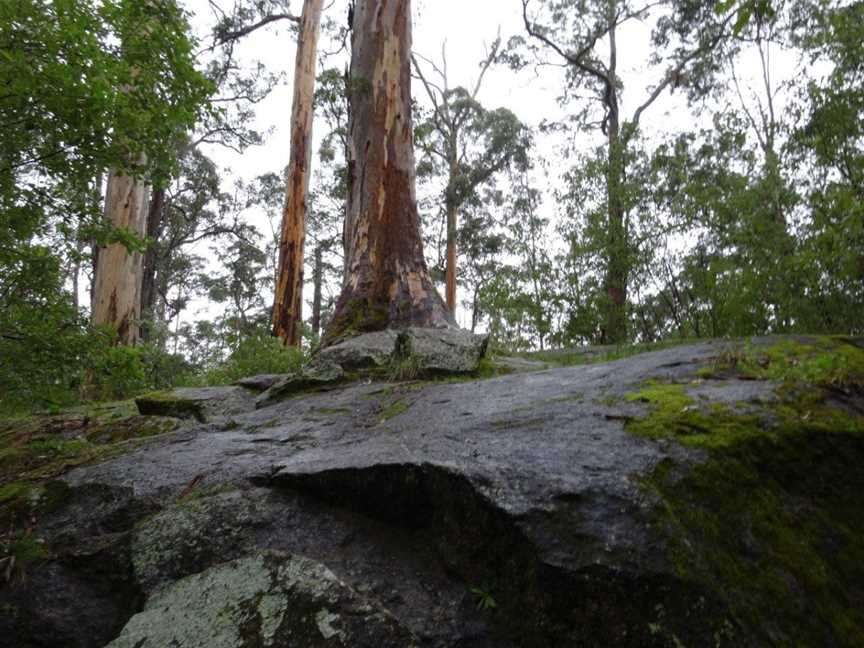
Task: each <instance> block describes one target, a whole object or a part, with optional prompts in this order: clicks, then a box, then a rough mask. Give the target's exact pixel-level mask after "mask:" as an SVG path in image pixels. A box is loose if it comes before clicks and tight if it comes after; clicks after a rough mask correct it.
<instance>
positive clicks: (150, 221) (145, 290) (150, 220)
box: [141, 188, 166, 342]
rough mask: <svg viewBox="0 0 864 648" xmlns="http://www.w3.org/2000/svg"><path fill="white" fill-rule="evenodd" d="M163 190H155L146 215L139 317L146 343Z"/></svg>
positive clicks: (151, 321) (152, 314) (151, 319)
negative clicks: (148, 242)
mask: <svg viewBox="0 0 864 648" xmlns="http://www.w3.org/2000/svg"><path fill="white" fill-rule="evenodd" d="M165 194H166V192H165V189H164V188H161V189H156V190H155V191H154V192H153V196H152V197H151V198H150V208H149V210H148V213H147V238H148V239H149V240H150V245H149V246H148V247H147V251H146V252H144V267H143V269H142V276H141V317H142V319H143V320H144V324H143V326H142V327H141V339H143V340H144V341H145V342H148V341H150V340H151V339H152V337H153V328H154V324H155V321H154V320H155V318H156V313H155V312H154V309H153V307H154V306H155V304H156V262H157V245H158V240H159V236H160V234H161V232H162V219H163V215H164V213H165Z"/></svg>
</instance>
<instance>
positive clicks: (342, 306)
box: [323, 0, 454, 346]
mask: <svg viewBox="0 0 864 648" xmlns="http://www.w3.org/2000/svg"><path fill="white" fill-rule="evenodd" d="M410 52H411V2H410V0H360V1H359V2H358V3H357V6H356V8H355V11H354V30H353V37H352V57H351V76H350V81H351V83H350V86H349V92H350V104H351V123H350V147H349V155H348V209H347V214H346V222H345V235H346V241H347V243H348V245H347V250H348V254H347V257H346V259H345V276H344V279H343V284H342V293H341V294H340V296H339V300H338V302H337V303H336V308H335V312H334V314H333V318H332V319H331V321H330V323H329V325H328V327H327V330H326V332H325V334H324V340H323V345H324V346H326V345H328V344H332V343H334V342H336V341H338V340H340V339H343V338H345V337H348V336H350V335H356V334H357V333H361V332H364V331H375V330H381V329H385V328H405V327H409V326H419V327H430V328H431V327H449V326H453V325H454V324H453V320H452V316H451V315H450V314H449V313H448V312H447V310H446V308H445V306H444V302H443V301H442V300H441V297H440V295H438V292H437V291H436V290H435V286H434V285H433V283H432V280H431V279H430V277H429V272H428V270H427V268H426V261H425V259H424V256H423V241H422V238H421V236H420V218H419V216H418V213H417V202H416V193H415V164H414V147H413V140H412V137H413V132H412V125H411V74H410V58H409V56H410Z"/></svg>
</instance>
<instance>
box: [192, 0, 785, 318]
mask: <svg viewBox="0 0 864 648" xmlns="http://www.w3.org/2000/svg"><path fill="white" fill-rule="evenodd" d="M219 1H220V4H224V7H225V8H226V9H228V8H230V3H231V2H232V0H219ZM183 2H184V4H185V5H186V7H187V8H188V10H189V11H190V12H192V13H193V14H194V15H195V18H194V19H193V27H194V29H195V30H196V31H197V32H198V34H199V36H200V37H202V38H206V35H207V33H208V30H209V29H210V28H211V27H212V24H213V14H212V11H211V10H210V7H209V4H208V0H183ZM325 6H326V7H327V8H326V10H325V12H326V13H325V15H329V16H333V17H334V19H335V20H337V21H340V22H341V21H345V20H346V18H347V1H346V0H333V2H332V3H331V4H329V5H325ZM291 9H292V11H293V12H294V13H297V14H299V13H300V11H301V9H302V0H294V1H293V2H292V6H291ZM499 29H500V31H501V35H502V37H503V39H504V41H505V42H506V40H507V39H508V38H509V37H510V36H512V35H515V34H521V33H522V32H523V23H522V5H521V0H415V1H414V51H415V52H418V53H420V54H422V55H424V56H426V57H428V58H431V59H434V60H439V59H440V52H441V47H442V43H443V42H444V41H445V40H446V44H447V56H448V64H449V70H448V72H449V75H450V77H451V79H450V82H451V86H457V85H464V86H471V85H472V84H473V82H474V81H475V80H476V77H477V72H478V62H479V61H480V60H481V59H482V58H483V57H484V54H485V52H486V46H487V45H489V44H490V43H491V42H492V41H493V40H494V39H495V37H496V34H497V33H498V31H499ZM649 35H650V25H639V24H635V23H631V24H630V26H629V27H628V28H627V31H625V32H624V33H623V34H622V35H621V36H620V37H619V44H620V45H619V47H620V50H621V51H620V53H619V65H620V68H621V70H622V71H623V74H622V76H623V77H624V82H625V88H626V89H627V93H626V94H625V95H624V97H623V112H624V114H625V115H626V114H629V113H630V112H632V110H633V108H634V107H635V106H636V105H638V104H639V103H641V102H642V101H643V100H644V98H645V96H647V95H646V89H647V88H649V87H650V86H652V85H654V84H655V83H656V82H657V79H656V77H655V76H653V75H651V74H646V73H645V72H644V68H645V62H646V60H647V58H648V56H649V52H650V50H649V47H648V39H649ZM321 47H322V48H323V47H327V44H326V41H324V39H322V44H321ZM295 49H296V45H295V41H294V38H293V36H292V35H291V33H290V31H289V29H288V26H287V24H285V23H283V24H279V23H276V24H275V25H274V26H273V27H270V28H267V29H264V30H259V31H258V32H255V33H254V34H253V35H251V36H249V37H247V38H246V39H245V41H244V42H243V43H242V44H241V45H240V46H239V47H238V49H237V53H238V54H239V58H240V59H241V60H247V61H251V60H255V59H257V60H261V61H262V62H263V63H264V64H265V65H266V66H267V67H268V68H269V69H270V70H271V71H282V72H284V73H285V84H284V85H282V86H280V87H279V88H277V89H276V90H275V91H274V92H273V93H272V94H271V95H270V97H269V98H268V99H267V100H266V101H264V102H263V103H262V104H260V105H259V107H258V114H257V126H258V128H259V129H260V130H266V129H268V128H273V130H272V133H271V134H270V136H269V137H267V139H266V142H265V144H264V145H263V146H259V147H253V148H251V149H248V150H247V151H246V152H245V153H244V154H242V155H237V154H235V153H232V152H231V151H228V150H225V149H219V148H215V147H211V148H210V149H209V150H208V151H207V152H208V154H209V155H210V156H211V157H212V158H213V159H214V160H215V161H216V162H217V164H219V165H220V166H222V167H224V168H226V169H230V170H231V172H230V173H226V174H225V176H224V178H223V181H224V182H225V186H226V188H227V187H230V185H231V183H232V182H233V178H234V177H238V176H239V177H242V178H244V179H247V180H248V179H251V178H254V177H255V176H257V175H260V174H262V173H267V172H279V171H280V170H281V169H283V168H284V167H285V165H286V164H287V162H288V153H289V151H288V145H289V128H288V125H289V121H290V110H291V87H290V85H291V80H292V78H293V65H294V55H295ZM345 60H347V59H345ZM333 64H334V63H333V62H330V63H328V65H333ZM336 65H338V66H339V67H341V66H343V65H344V62H338V63H336ZM787 67H788V69H787V70H786V72H785V74H786V75H787V76H788V74H791V67H789V66H787ZM653 74H654V75H656V74H657V71H656V70H655V71H654V72H653ZM745 76H749V77H750V78H752V74H751V75H746V72H745ZM778 76H783V73H780V72H778ZM562 83H563V73H562V71H561V70H560V69H555V68H550V67H545V68H543V69H542V70H541V71H540V72H539V73H538V71H536V70H527V71H525V72H523V73H520V74H518V75H517V74H515V73H514V72H512V71H511V70H509V69H507V68H504V67H493V68H492V69H490V71H489V72H488V74H487V77H486V79H485V82H484V84H483V89H482V91H481V93H480V97H479V99H480V101H481V102H482V103H483V104H484V105H486V106H487V107H490V108H494V107H498V106H505V107H508V108H510V109H511V110H512V111H513V112H514V113H516V115H517V116H519V117H520V118H521V119H522V121H523V122H525V123H527V124H529V125H530V126H537V125H538V124H539V123H540V121H541V120H543V119H555V118H556V117H558V116H559V115H561V108H560V107H559V106H558V105H557V103H556V98H557V96H558V95H559V94H560V89H561V87H562V85H561V84H562ZM413 90H414V94H415V96H420V95H419V87H418V84H416V83H415V85H414V88H413ZM692 119H693V117H692V116H691V113H690V111H689V110H687V109H686V106H685V105H684V98H683V96H682V95H680V94H678V95H676V96H669V94H668V93H664V96H662V97H661V98H660V100H659V101H658V102H657V104H656V105H654V106H652V108H651V110H650V111H648V112H647V113H646V114H645V116H644V117H643V121H642V130H643V132H647V133H649V134H656V135H661V134H662V133H663V132H664V130H665V129H666V128H668V127H669V126H670V125H671V124H674V127H673V128H674V130H680V129H681V123H682V120H687V121H691V120H692ZM321 130H322V129H321V128H320V127H319V128H318V133H317V134H318V135H319V136H320V135H321V133H320V131H321ZM598 136H599V135H595V136H594V137H598ZM577 137H579V138H580V142H579V143H580V145H582V146H585V147H586V148H587V147H590V146H591V145H592V144H593V141H596V140H593V138H592V136H591V135H586V134H582V135H578V136H577ZM592 140H593V141H592ZM316 149H317V146H316ZM538 149H539V152H540V156H541V157H543V158H545V159H546V160H553V159H554V157H555V149H554V145H553V144H552V143H551V142H550V141H548V140H545V141H544V140H543V139H542V138H540V139H539V140H538ZM313 164H314V161H313ZM555 182H556V178H555V175H554V173H553V175H552V176H551V177H549V178H548V180H547V184H554V183H555ZM549 195H551V187H550V194H549ZM541 209H543V211H544V214H543V215H544V216H552V217H554V215H555V214H554V209H555V206H554V204H553V201H552V200H551V199H549V198H547V199H546V200H545V202H544V205H543V206H542V207H541ZM257 224H258V225H259V227H260V228H261V229H262V232H267V231H268V227H267V226H266V224H265V222H264V221H263V219H261V221H260V222H258V223H257ZM307 276H311V273H307ZM196 306H197V311H198V312H196V307H195V306H193V307H192V308H190V309H189V310H188V311H187V312H186V313H185V314H184V319H196V318H197V317H200V316H202V315H204V313H203V312H201V311H202V309H205V310H206V312H207V316H212V314H213V313H212V309H210V308H207V307H206V306H205V304H204V303H203V302H199V303H198V304H197V305H196ZM459 319H460V320H462V319H464V316H463V317H460V318H459ZM463 323H464V322H463Z"/></svg>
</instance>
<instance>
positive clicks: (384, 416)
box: [378, 400, 411, 425]
mask: <svg viewBox="0 0 864 648" xmlns="http://www.w3.org/2000/svg"><path fill="white" fill-rule="evenodd" d="M409 407H411V405H410V404H409V403H406V402H405V401H402V400H397V401H396V402H395V403H391V404H390V405H388V406H387V407H385V408H384V409H382V410H381V414H380V417H379V419H378V423H379V425H380V424H382V423H386V422H387V421H389V420H390V419H392V418H396V417H397V416H399V415H400V414H402V413H403V412H406V411H407V410H408V408H409Z"/></svg>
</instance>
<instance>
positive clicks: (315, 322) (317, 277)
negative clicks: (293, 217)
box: [312, 243, 324, 340]
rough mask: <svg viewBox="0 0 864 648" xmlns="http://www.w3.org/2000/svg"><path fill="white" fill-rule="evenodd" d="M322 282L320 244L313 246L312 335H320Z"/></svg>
mask: <svg viewBox="0 0 864 648" xmlns="http://www.w3.org/2000/svg"><path fill="white" fill-rule="evenodd" d="M323 283H324V250H323V249H322V248H321V244H320V243H319V244H318V245H316V246H315V267H314V268H313V270H312V285H313V293H312V335H314V336H315V339H316V340H317V339H319V337H320V336H321V289H322V284H323Z"/></svg>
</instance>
